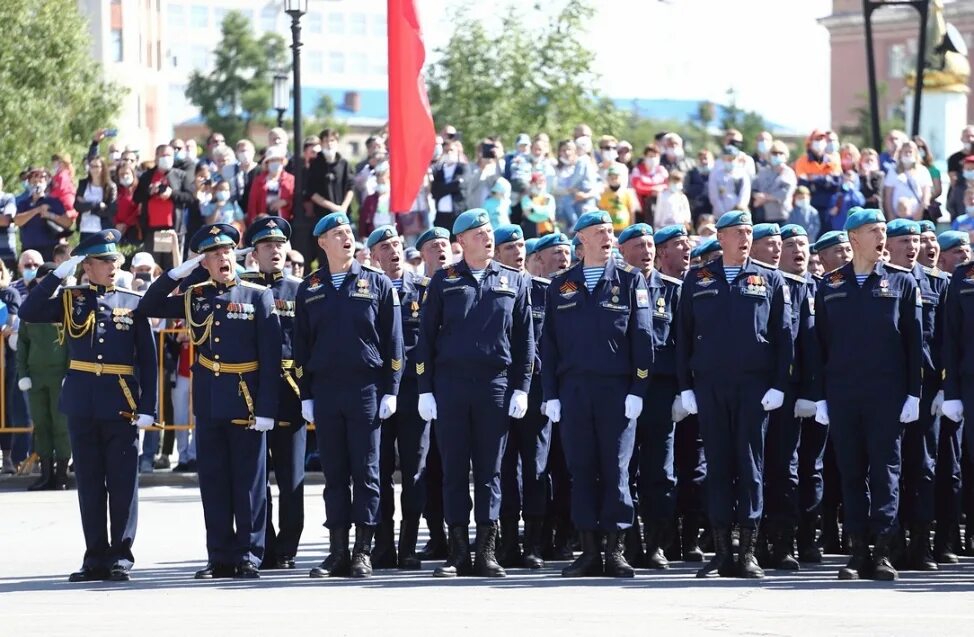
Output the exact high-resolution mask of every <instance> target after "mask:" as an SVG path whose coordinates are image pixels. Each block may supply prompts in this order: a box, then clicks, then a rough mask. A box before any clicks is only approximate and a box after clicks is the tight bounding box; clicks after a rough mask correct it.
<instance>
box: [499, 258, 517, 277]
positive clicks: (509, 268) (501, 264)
mask: <svg viewBox="0 0 974 637" xmlns="http://www.w3.org/2000/svg"><path fill="white" fill-rule="evenodd" d="M497 265H498V266H499V267H500V268H503V269H504V270H508V271H510V272H517V273H518V274H521V271H520V270H518V269H517V268H512V267H510V266H508V265H504V264H503V263H501V262H500V261H498V262H497Z"/></svg>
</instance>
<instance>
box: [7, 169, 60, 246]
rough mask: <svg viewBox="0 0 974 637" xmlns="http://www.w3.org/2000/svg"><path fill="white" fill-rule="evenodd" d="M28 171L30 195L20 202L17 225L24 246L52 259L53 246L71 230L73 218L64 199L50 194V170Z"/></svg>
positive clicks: (16, 219) (16, 217) (15, 219)
mask: <svg viewBox="0 0 974 637" xmlns="http://www.w3.org/2000/svg"><path fill="white" fill-rule="evenodd" d="M28 174H29V177H28V180H29V183H30V188H31V194H30V196H29V197H27V198H26V199H23V200H21V201H20V203H19V204H17V215H16V216H15V217H14V225H16V226H17V228H18V229H19V231H20V243H21V249H23V250H37V251H38V252H40V253H41V257H42V258H43V259H45V260H47V261H50V260H51V259H52V258H53V256H54V246H56V245H57V244H58V243H59V242H60V238H61V237H62V236H64V235H65V234H66V233H70V228H71V225H72V223H73V221H72V220H71V219H70V218H69V217H68V216H67V215H66V214H65V211H64V205H63V204H62V203H61V201H60V200H59V199H57V198H55V197H51V196H49V195H48V194H47V187H48V183H49V179H50V173H49V172H48V171H47V169H46V168H31V170H30V172H29V173H28Z"/></svg>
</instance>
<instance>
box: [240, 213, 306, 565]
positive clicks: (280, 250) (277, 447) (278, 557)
mask: <svg viewBox="0 0 974 637" xmlns="http://www.w3.org/2000/svg"><path fill="white" fill-rule="evenodd" d="M290 238H291V224H289V223H288V222H287V221H285V220H284V219H282V218H281V217H262V218H260V219H257V220H256V221H254V223H252V224H251V225H250V227H249V228H247V232H246V233H245V234H244V245H245V246H247V247H249V248H251V249H253V251H254V257H255V258H256V259H255V260H256V262H257V265H258V267H259V270H258V271H257V272H245V273H243V274H241V275H240V278H241V280H243V281H247V282H248V283H253V284H255V285H260V286H263V287H266V288H269V289H270V291H271V294H273V295H274V313H275V314H277V318H278V320H279V321H280V323H281V374H280V380H279V381H278V390H277V395H278V397H279V400H280V402H279V403H278V406H277V415H276V418H275V420H276V425H275V427H274V429H272V430H270V431H269V432H267V473H268V482H267V531H266V534H265V546H266V548H265V551H264V560H263V562H262V563H261V569H278V568H280V569H293V568H294V556H295V555H296V554H297V551H298V543H299V542H300V541H301V532H302V530H303V529H304V457H305V451H306V446H307V428H306V426H305V422H304V418H303V417H302V416H301V390H300V388H299V387H298V381H299V379H300V378H301V377H302V371H303V370H301V369H298V368H296V367H295V365H294V354H293V353H292V340H293V336H294V299H295V295H296V294H297V291H298V286H299V285H300V284H301V279H299V278H297V277H293V276H290V275H287V274H285V273H284V262H285V260H286V258H287V250H286V249H285V248H286V245H287V241H289V240H290ZM272 468H273V471H274V478H275V481H276V482H277V490H278V514H277V515H278V529H277V530H275V528H274V504H273V498H272V496H271V487H270V471H271V469H272Z"/></svg>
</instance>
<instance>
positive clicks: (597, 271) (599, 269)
mask: <svg viewBox="0 0 974 637" xmlns="http://www.w3.org/2000/svg"><path fill="white" fill-rule="evenodd" d="M603 272H605V266H604V265H599V266H595V267H593V268H585V267H583V268H582V273H583V274H584V275H585V287H586V288H587V289H588V291H589V292H591V291H592V290H594V289H595V284H596V283H598V282H599V279H601V278H602V273H603Z"/></svg>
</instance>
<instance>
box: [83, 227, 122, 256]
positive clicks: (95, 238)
mask: <svg viewBox="0 0 974 637" xmlns="http://www.w3.org/2000/svg"><path fill="white" fill-rule="evenodd" d="M121 238H122V233H121V232H119V231H118V230H116V229H114V228H111V229H109V230H102V231H100V232H96V233H95V234H93V235H91V236H90V237H88V238H86V239H85V240H84V241H82V242H81V243H79V244H78V245H77V246H76V247H75V249H74V250H72V251H71V256H73V257H116V256H119V255H121V253H120V252H119V251H118V242H119V240H121Z"/></svg>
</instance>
